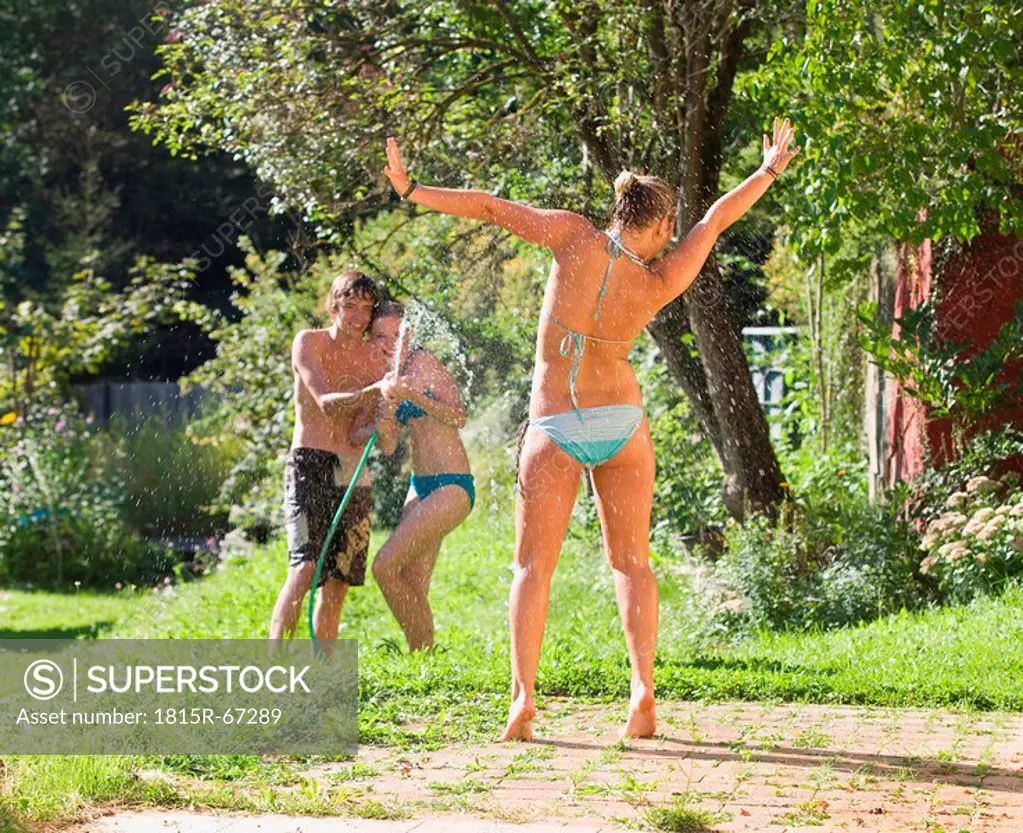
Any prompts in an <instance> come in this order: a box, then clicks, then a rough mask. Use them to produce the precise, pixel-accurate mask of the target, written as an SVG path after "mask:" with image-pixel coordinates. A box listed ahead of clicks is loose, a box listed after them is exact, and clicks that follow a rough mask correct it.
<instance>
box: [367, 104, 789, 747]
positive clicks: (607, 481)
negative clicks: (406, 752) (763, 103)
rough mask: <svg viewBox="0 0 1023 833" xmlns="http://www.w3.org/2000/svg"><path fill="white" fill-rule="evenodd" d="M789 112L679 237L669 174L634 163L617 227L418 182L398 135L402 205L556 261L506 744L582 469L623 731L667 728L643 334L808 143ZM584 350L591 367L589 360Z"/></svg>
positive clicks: (523, 471) (525, 482) (523, 723)
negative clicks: (632, 355) (657, 703)
mask: <svg viewBox="0 0 1023 833" xmlns="http://www.w3.org/2000/svg"><path fill="white" fill-rule="evenodd" d="M792 135H793V130H792V128H791V127H790V125H789V120H788V119H785V121H784V122H780V120H779V119H777V118H776V119H775V120H774V136H773V139H772V140H769V139H768V137H767V135H766V134H764V137H763V150H764V163H763V164H762V165H761V167H760V168H759V169H758V170H757V171H756V172H755V173H754V174H752V175H751V176H749V177H748V178H747V179H746V180H745V181H744V182H742V183H741V184H740V185H738V186H737V187H736V188H735V189H733V190H732V191H730V192H729V193H727V194H725V195H724V196H722V197H720V198H719V199H718V200H717V201H716V202H715V203H714V204H713V205H712V206H711V207H710V208H709V209H708V210H707V213H706V215H705V216H704V217H703V219H702V220H700V222H698V223H697V224H696V225H694V226H693V227H692V229H690V231H689V233H688V234H687V235H686V237H685V239H684V240H683V241H682V242H681V244H680V245H679V246H677V247H676V248H675V249H673V250H672V251H670V252H668V253H667V254H665V255H664V257H661V258H660V259H659V260H657V262H656V263H654V262H652V261H653V259H654V258H655V257H657V255H658V254H660V252H661V251H662V250H663V249H664V248H665V246H667V244H668V243H669V242H670V240H671V235H672V231H673V230H674V227H675V220H676V213H677V205H678V196H677V193H676V191H675V189H673V188H671V187H670V186H669V185H667V184H666V183H665V182H663V181H662V180H661V179H659V178H658V177H653V176H638V175H636V174H633V173H629V172H628V171H623V172H622V173H621V175H619V177H618V178H617V179H616V181H615V194H616V200H615V206H614V209H613V211H612V213H611V218H610V221H609V223H608V228H607V229H606V230H604V231H601V230H598V229H596V228H594V226H593V225H591V223H590V222H589V220H587V219H586V218H585V217H582V216H580V215H579V214H576V213H574V212H571V211H563V210H556V209H539V208H534V207H532V206H529V205H524V204H522V203H517V202H513V201H511V200H504V199H500V198H499V197H495V196H492V195H491V194H488V193H486V192H484V191H480V190H475V189H451V188H434V187H427V186H425V185H422V184H419V183H416V182H414V181H413V180H411V179H410V178H409V176H408V173H407V172H406V171H405V168H404V166H403V165H402V161H401V156H400V153H399V151H398V146H397V144H396V143H395V141H394V139H393V138H388V140H387V163H388V164H387V167H386V168H385V169H384V173H385V174H386V175H387V177H388V178H389V179H390V181H391V184H392V185H393V186H394V188H395V190H396V191H397V192H398V194H399V195H401V196H402V197H403V198H404V199H407V200H411V201H413V202H416V203H419V204H420V205H423V206H425V207H426V208H431V209H434V210H436V211H442V212H444V213H447V214H454V215H457V216H460V217H467V218H471V219H475V220H483V221H486V222H490V223H493V224H496V225H498V226H501V227H502V228H504V229H506V230H507V231H510V232H512V233H513V234H515V235H517V236H518V237H521V238H522V239H523V240H526V241H528V242H530V243H536V244H539V245H541V246H545V247H547V248H549V249H550V250H551V251H552V253H553V255H554V262H553V264H552V266H551V273H550V276H549V278H548V280H547V286H546V289H545V291H544V299H543V308H542V316H541V321H540V325H539V331H538V334H537V344H536V367H535V370H534V374H533V386H532V393H531V396H530V404H529V423H528V426H527V428H526V431H525V434H524V436H523V439H522V446H521V450H520V457H519V466H518V469H519V470H518V489H517V491H518V497H517V500H516V512H515V514H516V518H515V520H516V534H515V577H514V579H513V581H512V587H511V596H510V602H509V619H510V624H511V663H512V702H511V707H510V709H509V716H508V724H507V726H506V727H505V730H504V733H503V734H502V739H505V740H507V739H511V738H519V739H523V740H529V739H531V738H532V721H533V717H534V715H535V713H536V709H535V705H534V684H535V681H536V669H537V665H538V664H539V661H540V645H541V642H542V640H543V632H544V627H545V625H546V620H547V605H548V598H549V595H550V582H551V576H552V574H553V573H554V568H555V566H556V564H557V561H558V557H559V555H560V552H561V546H562V543H563V541H564V538H565V533H566V531H567V528H568V522H569V519H570V517H571V513H572V507H573V506H574V504H575V500H576V496H577V493H578V488H579V481H580V476H581V473H582V470H583V468H586V469H587V470H588V472H589V475H590V477H591V479H592V482H593V487H594V492H595V494H596V502H597V513H598V515H599V517H600V523H601V529H602V532H603V542H604V550H605V552H606V555H607V559H608V561H609V562H610V565H611V569H612V571H613V573H614V582H615V594H616V597H617V600H618V609H619V613H620V615H621V619H622V625H623V627H624V630H625V641H626V644H627V646H628V651H629V660H630V663H631V666H632V680H631V697H630V704H629V715H628V718H627V720H626V722H625V726H624V727H623V729H622V731H621V735H622V736H623V737H647V736H650V735H652V734H653V733H654V731H655V727H656V720H655V708H654V681H653V666H654V651H655V648H656V643H657V583H656V581H655V579H654V576H653V573H652V572H651V570H650V566H649V558H648V556H649V539H650V511H651V507H652V502H653V484H654V453H653V445H652V443H651V440H650V428H649V424H648V422H647V419H646V417H645V416H644V415H643V400H642V397H641V394H640V389H639V384H638V382H637V380H636V376H635V374H634V373H633V371H632V368H631V367H630V365H629V361H628V356H629V350H630V348H631V345H632V342H633V341H634V340H635V338H636V337H637V336H638V335H639V333H640V332H641V331H642V330H643V328H644V327H645V326H646V325H647V324H648V323H649V321H650V320H651V319H652V318H653V317H654V315H655V314H656V313H657V312H658V310H660V309H661V308H662V307H663V306H665V305H666V304H668V303H670V302H671V301H672V300H674V299H675V298H677V297H678V296H679V295H681V294H682V293H683V292H684V291H685V290H686V288H687V287H688V286H689V285H690V284H691V283H692V282H693V281H694V280H695V279H696V277H697V275H698V274H699V272H700V269H701V268H702V267H703V264H704V262H705V261H706V259H707V257H708V255H709V254H710V252H711V249H712V248H713V247H714V244H715V242H716V241H717V239H718V237H719V236H720V235H721V233H722V232H723V231H724V230H725V229H726V228H728V227H729V226H730V225H732V223H734V222H735V221H736V220H738V219H739V218H740V217H742V216H743V214H745V213H746V212H747V211H748V210H749V209H750V208H751V207H752V206H753V204H754V203H755V202H756V201H757V200H758V199H760V197H761V196H762V195H763V194H764V192H765V191H767V188H768V186H770V184H771V183H772V182H773V181H774V179H775V177H777V176H778V175H779V174H780V173H781V172H782V171H783V170H784V169H785V167H786V165H787V164H788V162H789V160H790V159H791V158H792V157H793V156H794V155H795V154H796V153H798V151H799V148H798V147H795V148H793V149H792V150H791V151H790V150H789V149H788V148H789V142H790V141H791V139H792ZM584 358H585V361H584Z"/></svg>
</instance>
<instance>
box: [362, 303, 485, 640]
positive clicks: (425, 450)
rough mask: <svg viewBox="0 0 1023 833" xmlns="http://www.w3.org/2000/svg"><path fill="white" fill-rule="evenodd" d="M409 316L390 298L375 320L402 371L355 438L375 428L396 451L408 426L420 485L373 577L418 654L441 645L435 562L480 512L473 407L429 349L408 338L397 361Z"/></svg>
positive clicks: (379, 339)
mask: <svg viewBox="0 0 1023 833" xmlns="http://www.w3.org/2000/svg"><path fill="white" fill-rule="evenodd" d="M403 315H404V310H403V308H402V306H401V304H399V303H397V302H395V301H385V302H383V303H382V304H381V305H380V308H379V309H378V311H377V313H376V316H375V317H374V319H373V323H372V325H371V329H370V339H371V341H372V343H373V346H374V348H375V349H377V350H378V351H379V352H380V354H381V356H382V358H384V359H386V361H387V362H388V366H390V367H395V366H396V367H398V368H400V372H397V373H395V372H393V371H392V372H391V373H389V374H387V375H386V376H385V377H384V378H383V379H382V380H381V382H380V394H381V396H380V399H379V400H378V403H374V404H372V405H370V406H367V410H366V411H363V412H361V413H360V414H359V415H358V416H357V418H356V420H355V424H354V425H353V427H352V431H351V434H350V437H349V438H350V440H351V441H352V442H353V443H355V444H357V445H361V444H363V443H365V442H366V440H368V439H369V437H370V435H371V434H372V433H373V430H374V428H375V429H376V430H377V431H378V432H379V434H378V440H379V444H380V449H381V450H382V451H383V452H384V453H385V454H393V453H394V451H395V449H396V448H397V445H398V432H399V430H400V427H401V426H408V430H409V435H410V437H411V441H412V471H413V475H412V484H411V488H410V489H409V494H408V498H407V500H406V502H405V507H404V509H403V510H402V514H401V520H400V521H399V523H398V526H397V527H396V528H395V530H394V532H392V533H391V536H390V537H389V538H388V539H387V542H386V543H385V544H384V545H383V547H381V548H380V551H379V552H378V553H377V554H376V557H375V558H374V559H373V577H374V578H375V579H376V581H377V584H379V585H380V590H381V591H382V592H383V594H384V598H385V599H386V600H387V604H388V605H389V606H390V608H391V612H392V613H394V616H395V618H396V619H397V620H398V623H399V624H400V625H401V629H402V630H403V631H404V632H405V639H406V640H407V641H408V646H409V650H410V651H415V650H419V649H429V648H431V647H432V646H433V614H432V612H431V610H430V602H429V597H428V594H429V589H430V578H431V576H432V575H433V567H434V564H436V562H437V554H438V553H439V552H440V545H441V541H443V540H444V536H445V535H447V534H448V533H449V532H451V530H453V529H454V528H455V527H456V526H458V525H459V524H460V523H461V522H462V521H464V520H465V518H466V517H467V516H468V514H469V513H470V512H471V511H472V507H473V505H474V504H475V502H476V490H475V487H474V483H473V476H472V474H470V472H469V456H468V455H467V454H466V453H465V446H463V445H462V440H461V437H460V436H459V434H458V429H459V428H461V427H462V426H463V425H465V410H464V409H463V408H462V403H461V398H460V397H459V394H458V386H457V385H456V384H455V381H454V379H453V378H452V377H451V374H450V373H449V372H448V370H447V368H446V367H444V365H443V364H441V363H440V362H439V361H437V359H435V358H434V357H433V356H431V355H430V354H429V353H427V352H426V351H424V350H422V349H421V348H418V347H414V348H411V349H410V347H409V342H408V339H405V340H404V343H403V344H402V345H401V348H400V349H401V351H402V356H401V359H400V362H399V363H398V364H397V365H396V364H395V355H394V354H395V351H396V350H397V349H398V346H397V341H398V333H399V330H400V327H401V320H402V317H403Z"/></svg>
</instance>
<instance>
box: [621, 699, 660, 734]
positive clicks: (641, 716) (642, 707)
mask: <svg viewBox="0 0 1023 833" xmlns="http://www.w3.org/2000/svg"><path fill="white" fill-rule="evenodd" d="M656 728H657V718H656V717H655V716H654V693H653V691H652V690H650V689H648V688H640V689H637V690H636V691H635V692H634V693H633V695H632V698H631V700H630V702H629V719H628V720H627V721H625V727H624V728H623V729H622V730H621V731H620V732H619V733H618V735H619V737H623V738H648V737H650V736H651V735H653V733H654V730H655V729H656Z"/></svg>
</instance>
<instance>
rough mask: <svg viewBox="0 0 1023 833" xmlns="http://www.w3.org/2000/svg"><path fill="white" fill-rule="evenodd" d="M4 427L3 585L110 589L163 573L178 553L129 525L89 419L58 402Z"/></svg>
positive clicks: (0, 494) (0, 436)
mask: <svg viewBox="0 0 1023 833" xmlns="http://www.w3.org/2000/svg"><path fill="white" fill-rule="evenodd" d="M5 417H6V419H5V420H4V421H3V424H0V580H2V581H5V582H24V583H29V584H32V585H34V586H36V587H56V588H60V587H67V586H69V585H71V584H72V583H73V582H76V581H77V582H80V583H81V584H84V585H92V586H113V584H114V582H116V581H118V580H122V581H130V582H137V583H143V582H147V581H151V580H153V579H155V578H158V577H160V576H162V575H163V574H165V573H166V572H167V571H168V570H169V568H170V566H171V564H172V563H173V554H172V553H170V552H168V551H167V550H166V549H164V548H162V547H157V546H155V545H153V544H150V543H149V542H147V541H145V540H143V539H142V538H140V537H139V536H138V535H137V534H135V533H134V532H133V531H132V530H131V529H130V528H129V527H128V526H127V525H126V524H125V522H124V505H125V494H124V491H123V487H122V486H121V485H120V482H119V481H118V480H117V479H116V478H102V477H99V476H98V473H99V472H100V470H101V468H100V465H99V461H97V460H96V459H95V458H96V455H95V448H96V446H95V443H94V429H93V427H92V425H91V422H92V419H91V417H85V416H84V415H83V414H81V413H78V411H77V409H76V408H75V407H74V405H73V403H64V402H61V401H59V400H56V401H53V402H51V403H48V404H46V403H39V402H36V403H35V404H32V405H30V406H29V407H27V408H26V409H25V411H24V413H22V414H18V415H15V416H14V417H13V418H12V417H10V416H9V415H5Z"/></svg>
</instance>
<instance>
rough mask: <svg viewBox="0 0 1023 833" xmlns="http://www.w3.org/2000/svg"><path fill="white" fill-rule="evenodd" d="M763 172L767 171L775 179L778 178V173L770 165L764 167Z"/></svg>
mask: <svg viewBox="0 0 1023 833" xmlns="http://www.w3.org/2000/svg"><path fill="white" fill-rule="evenodd" d="M764 170H765V171H767V172H768V173H769V174H770V175H771V176H773V177H774V178H775V179H777V178H778V172H777V171H776V170H775V169H774V168H772V167H771V166H770V165H764Z"/></svg>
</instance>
